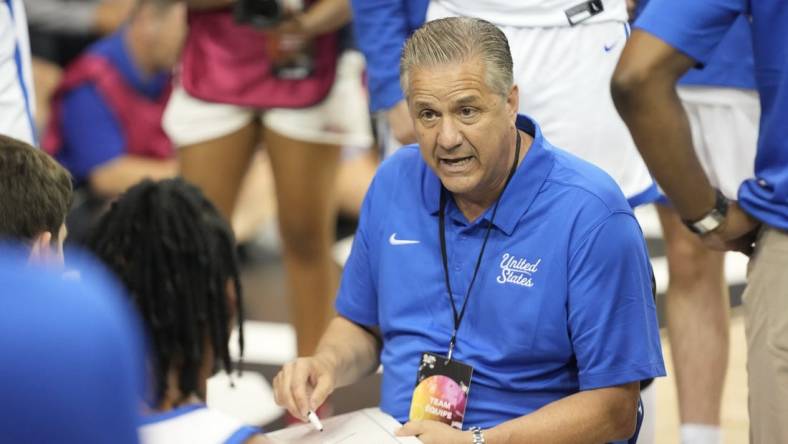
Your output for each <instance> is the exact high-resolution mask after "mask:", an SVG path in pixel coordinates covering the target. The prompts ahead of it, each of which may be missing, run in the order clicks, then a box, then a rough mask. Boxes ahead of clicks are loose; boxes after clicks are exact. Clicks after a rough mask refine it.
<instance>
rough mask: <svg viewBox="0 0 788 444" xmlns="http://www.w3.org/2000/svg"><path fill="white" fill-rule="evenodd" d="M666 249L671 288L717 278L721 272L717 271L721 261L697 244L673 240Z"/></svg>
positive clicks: (684, 240)
mask: <svg viewBox="0 0 788 444" xmlns="http://www.w3.org/2000/svg"><path fill="white" fill-rule="evenodd" d="M667 248H668V252H667V256H668V270H669V274H670V285H671V286H677V287H682V288H683V287H689V286H694V285H697V284H698V283H700V282H703V281H704V280H706V279H710V278H713V279H717V278H718V277H719V275H720V272H721V270H717V269H718V268H721V261H720V260H719V259H718V258H717V255H715V254H714V252H712V251H710V250H708V249H707V248H705V247H704V246H703V245H702V244H700V243H699V242H693V241H689V240H686V239H681V240H674V241H672V242H669V243H668V244H667Z"/></svg>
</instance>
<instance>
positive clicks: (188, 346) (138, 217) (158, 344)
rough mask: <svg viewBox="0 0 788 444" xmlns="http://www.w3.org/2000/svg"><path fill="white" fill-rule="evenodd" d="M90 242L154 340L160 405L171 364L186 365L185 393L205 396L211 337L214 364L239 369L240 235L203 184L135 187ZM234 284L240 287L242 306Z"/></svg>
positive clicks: (182, 369)
mask: <svg viewBox="0 0 788 444" xmlns="http://www.w3.org/2000/svg"><path fill="white" fill-rule="evenodd" d="M88 246H89V248H90V249H91V250H92V251H93V252H94V253H95V254H96V255H97V256H98V257H99V258H100V259H101V260H103V261H104V263H106V264H107V265H108V266H109V267H110V268H111V269H112V270H113V271H114V272H115V273H116V274H117V275H118V276H119V277H120V279H121V280H122V281H123V283H124V284H125V285H126V288H127V289H128V290H129V293H130V295H131V298H132V299H133V301H134V303H135V304H136V306H137V308H138V309H139V311H140V313H141V314H142V318H143V320H144V322H145V324H146V326H147V328H148V331H149V333H150V335H151V337H152V339H153V344H152V349H153V351H154V352H155V355H154V356H153V358H154V361H153V363H152V368H153V370H154V372H155V401H156V404H157V405H158V404H160V403H161V402H162V401H163V399H164V396H165V394H166V392H167V388H168V387H167V381H168V378H167V375H168V373H169V372H170V371H171V370H174V371H177V372H178V383H179V389H180V393H181V395H182V396H183V397H184V398H185V397H188V396H189V395H191V394H198V395H200V394H199V393H198V390H199V389H198V387H199V370H200V367H201V364H202V362H203V360H204V356H205V354H206V353H207V352H210V351H211V350H206V341H207V342H208V343H209V344H210V347H211V348H212V351H213V353H214V356H216V358H217V359H214V364H213V365H214V368H213V371H214V372H216V371H219V370H220V366H221V367H223V368H224V370H225V371H226V372H227V373H230V372H231V369H232V363H231V361H230V352H229V347H228V342H229V336H230V326H229V323H230V319H231V317H232V315H233V313H232V312H231V310H232V311H235V313H234V314H235V317H236V319H237V321H238V329H239V339H238V340H239V346H240V349H241V353H242V354H243V328H242V320H243V304H242V295H241V285H240V279H239V273H238V260H237V257H236V251H235V239H234V237H233V234H232V231H231V229H230V228H229V226H228V225H227V223H226V222H225V221H224V219H223V218H222V217H221V216H220V215H219V213H218V211H217V210H216V208H215V207H214V206H213V205H212V204H211V203H210V202H209V201H208V200H207V199H206V198H205V196H203V194H202V193H201V192H200V190H199V189H197V188H196V187H195V186H193V185H190V184H188V183H187V182H185V181H184V180H182V179H168V180H163V181H160V182H152V181H150V180H145V181H143V182H141V183H139V184H137V185H135V186H133V187H131V188H130V189H129V190H128V191H127V192H126V193H125V194H124V195H123V196H121V197H120V198H119V199H118V200H117V201H115V202H114V203H113V204H112V206H111V208H110V210H109V211H108V212H107V214H105V215H104V217H103V218H102V219H101V220H100V221H99V223H98V225H97V227H96V229H95V230H94V232H93V234H92V236H91V238H90V239H89V242H88ZM228 283H229V284H228ZM228 285H233V286H234V289H235V307H233V306H232V305H231V304H230V301H229V300H228V299H229V298H228V289H229V287H228ZM233 309H234V310H233Z"/></svg>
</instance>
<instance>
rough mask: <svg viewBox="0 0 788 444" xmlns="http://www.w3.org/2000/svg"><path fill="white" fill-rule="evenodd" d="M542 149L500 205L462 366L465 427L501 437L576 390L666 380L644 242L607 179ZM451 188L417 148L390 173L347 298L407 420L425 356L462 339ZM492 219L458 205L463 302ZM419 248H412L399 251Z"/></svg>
mask: <svg viewBox="0 0 788 444" xmlns="http://www.w3.org/2000/svg"><path fill="white" fill-rule="evenodd" d="M518 127H519V128H521V129H523V130H524V131H526V132H528V133H530V134H532V135H533V136H534V141H533V144H532V145H531V147H530V149H529V151H528V153H527V155H526V157H525V158H524V160H523V161H522V162H521V165H520V166H519V168H518V169H517V172H516V173H515V175H514V177H513V178H512V181H511V183H510V184H509V186H508V187H507V188H506V190H505V192H504V193H503V195H502V196H501V202H500V205H499V208H498V212H497V214H496V216H495V220H494V224H493V229H492V232H491V234H490V238H489V241H488V243H487V247H486V250H485V253H484V259H483V261H482V264H481V267H480V268H479V274H478V277H477V278H476V282H475V283H474V286H473V291H472V293H471V295H470V298H469V301H468V308H467V312H466V314H465V319H464V320H463V322H462V325H461V326H460V329H459V333H458V338H457V347H456V349H455V352H454V357H455V358H456V359H457V360H460V361H464V362H466V363H468V364H470V365H471V366H473V368H474V374H473V382H472V384H471V388H470V395H469V401H468V406H467V411H466V416H465V425H466V426H480V427H491V426H494V425H496V424H499V423H501V422H503V421H505V420H508V419H511V418H515V417H519V416H522V415H524V414H527V413H530V412H532V411H534V410H536V409H539V408H540V407H542V406H544V405H546V404H548V403H550V402H552V401H555V400H557V399H560V398H563V397H566V396H569V395H571V394H573V393H576V392H578V391H579V390H590V389H595V388H601V387H608V386H613V385H620V384H625V383H629V382H633V381H640V380H644V379H648V378H651V377H655V376H661V375H664V374H665V369H664V365H663V361H662V353H661V349H660V338H659V329H658V325H657V316H656V308H655V304H654V297H653V294H652V285H651V269H650V265H649V258H648V254H647V251H646V246H645V241H644V239H643V234H642V233H641V231H640V227H639V226H638V223H637V221H636V220H635V218H634V216H633V214H632V210H631V208H630V206H629V204H628V203H627V201H626V199H625V198H624V196H623V194H622V193H621V191H620V189H619V188H618V186H616V184H615V182H614V181H613V180H612V179H611V178H610V177H609V176H607V175H606V174H605V173H604V172H603V171H602V170H600V169H599V168H597V167H594V166H592V165H591V164H589V163H587V162H585V161H582V160H580V159H579V158H577V157H574V156H572V155H571V154H568V153H566V152H564V151H563V150H559V149H557V148H554V147H553V146H551V145H550V143H549V142H547V141H546V140H545V139H544V138H543V137H542V134H541V131H540V130H539V127H538V126H536V125H535V124H534V123H533V122H532V121H530V120H528V119H527V118H524V117H521V118H519V119H518ZM440 189H441V184H440V180H439V179H438V177H437V176H436V175H435V174H434V173H433V171H432V170H431V169H430V168H429V167H428V166H427V165H426V164H425V163H424V161H423V160H422V158H421V156H420V154H419V150H418V148H417V147H414V146H410V147H405V148H402V149H401V150H400V151H398V152H397V153H396V154H395V155H393V156H392V157H391V158H390V159H388V160H387V161H386V162H384V163H383V165H382V166H381V167H380V169H379V171H378V173H377V175H376V177H375V179H374V181H373V184H372V185H371V187H370V190H369V192H368V194H367V197H366V198H365V201H364V205H363V208H362V211H361V219H360V224H359V228H358V231H357V232H356V237H355V240H354V242H353V248H352V252H351V254H350V258H349V260H348V262H347V264H346V265H345V270H344V274H343V276H342V282H341V285H340V289H339V295H338V297H337V302H336V308H337V311H338V313H339V314H340V315H342V316H344V317H346V318H348V319H350V320H351V321H353V322H356V323H358V324H361V325H366V326H379V328H380V330H381V333H382V336H383V349H382V352H381V362H382V364H383V367H384V371H383V381H382V394H381V408H382V409H383V410H384V411H385V412H387V413H389V414H391V415H392V416H394V417H395V418H397V419H398V420H399V421H406V420H407V418H408V413H409V408H410V402H411V395H412V393H413V389H414V386H415V382H416V370H417V367H418V364H419V359H420V356H421V353H422V352H433V353H439V354H442V355H445V354H446V352H447V347H448V343H449V338H450V336H451V333H452V329H453V317H452V311H451V308H450V306H449V301H448V297H447V294H446V291H445V289H446V287H445V283H444V277H443V267H442V264H441V253H440V243H439V233H438V210H439V208H438V207H439V193H440ZM491 211H492V209H488V211H487V212H486V213H485V214H484V215H482V216H481V217H480V218H479V219H478V220H476V221H474V222H469V221H468V220H467V219H466V218H465V217H464V216H463V214H462V213H461V212H460V211H459V209H458V208H457V206H456V205H455V204H454V202H453V201H452V200H451V199H449V202H448V204H447V207H446V242H447V252H448V263H449V272H450V279H451V286H452V291H453V292H454V295H453V296H454V300H455V301H457V302H456V303H457V305H459V304H461V302H462V299H463V297H464V296H465V293H466V291H467V288H468V285H469V282H470V279H471V276H472V274H473V269H474V265H475V262H476V259H477V255H478V252H479V249H480V247H481V244H482V239H483V237H484V233H485V230H486V226H487V221H488V220H489V219H490V216H491V214H490V213H491ZM397 240H400V241H402V240H409V241H413V242H410V243H407V242H406V243H402V242H397Z"/></svg>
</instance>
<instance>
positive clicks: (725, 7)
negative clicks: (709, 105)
mask: <svg viewBox="0 0 788 444" xmlns="http://www.w3.org/2000/svg"><path fill="white" fill-rule="evenodd" d="M672 1H673V2H679V0H672ZM652 3H653V5H652V6H651V7H649V8H647V11H646V12H647V13H649V14H653V15H654V16H655V17H662V16H664V15H665V14H663V13H661V12H660V10H658V8H661V7H662V6H660V5H663V4H664V5H665V6H664V7H665V8H666V9H665V10H666V11H673V10H674V9H673V8H670V7H669V6H668V4H669V2H668V1H667V0H664V1H663V0H660V1H659V2H657V1H653V2H652ZM680 8H681V11H682V12H681V14H673V15H670V16H668V18H667V19H663V20H661V21H660V22H659V29H660V31H659V32H660V33H661V35H669V36H670V40H669V41H668V40H666V41H667V42H668V43H669V44H670V45H671V46H673V47H674V48H676V49H678V50H679V51H681V52H683V53H685V54H687V55H689V56H690V57H692V58H693V59H695V60H698V61H699V62H701V63H706V62H708V61H709V60H710V59H711V57H712V55H713V54H714V50H715V48H716V47H717V46H718V45H719V44H720V42H721V41H722V40H723V39H724V37H725V35H726V33H727V32H728V30H729V29H731V27H732V26H734V25H735V24H736V22H737V20H739V17H740V16H741V15H746V16H748V17H750V18H751V23H752V40H753V55H754V60H755V79H756V83H757V87H758V93H759V96H760V99H761V123H760V130H759V137H758V152H757V154H756V156H755V177H753V178H750V179H747V180H745V181H744V182H743V183H742V185H741V186H740V187H739V194H738V201H739V205H741V206H742V208H744V210H745V211H746V212H747V213H749V214H751V215H752V216H754V217H756V218H757V219H759V220H760V221H762V222H764V223H765V224H767V225H771V226H773V227H776V228H780V229H782V230H788V45H786V41H785V36H786V35H788V2H786V1H785V0H758V1H751V0H713V1H712V0H693V1H687V2H683V1H682V2H680Z"/></svg>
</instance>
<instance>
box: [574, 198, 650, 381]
mask: <svg viewBox="0 0 788 444" xmlns="http://www.w3.org/2000/svg"><path fill="white" fill-rule="evenodd" d="M568 313H569V330H570V332H569V333H570V336H571V338H572V346H573V347H574V352H575V357H576V359H577V367H578V379H579V383H580V389H581V390H590V389H595V388H601V387H610V386H614V385H621V384H626V383H629V382H634V381H641V380H644V379H648V378H652V377H656V376H664V375H665V368H664V363H663V361H662V350H661V346H660V337H659V324H658V323H657V311H656V304H655V302H654V294H653V291H652V278H651V266H650V264H649V259H648V253H647V251H646V245H645V240H644V238H643V235H642V233H641V231H640V227H639V226H638V224H637V221H636V220H635V218H634V216H632V215H631V214H629V213H624V212H619V213H613V214H611V215H610V216H608V217H607V218H606V219H604V220H603V221H602V222H600V223H599V224H598V225H597V226H596V227H593V228H592V229H591V231H590V232H589V234H587V235H586V237H585V239H583V240H582V241H581V242H580V244H579V247H578V248H577V249H576V250H575V251H574V252H573V253H572V256H571V258H570V260H569V302H568Z"/></svg>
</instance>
